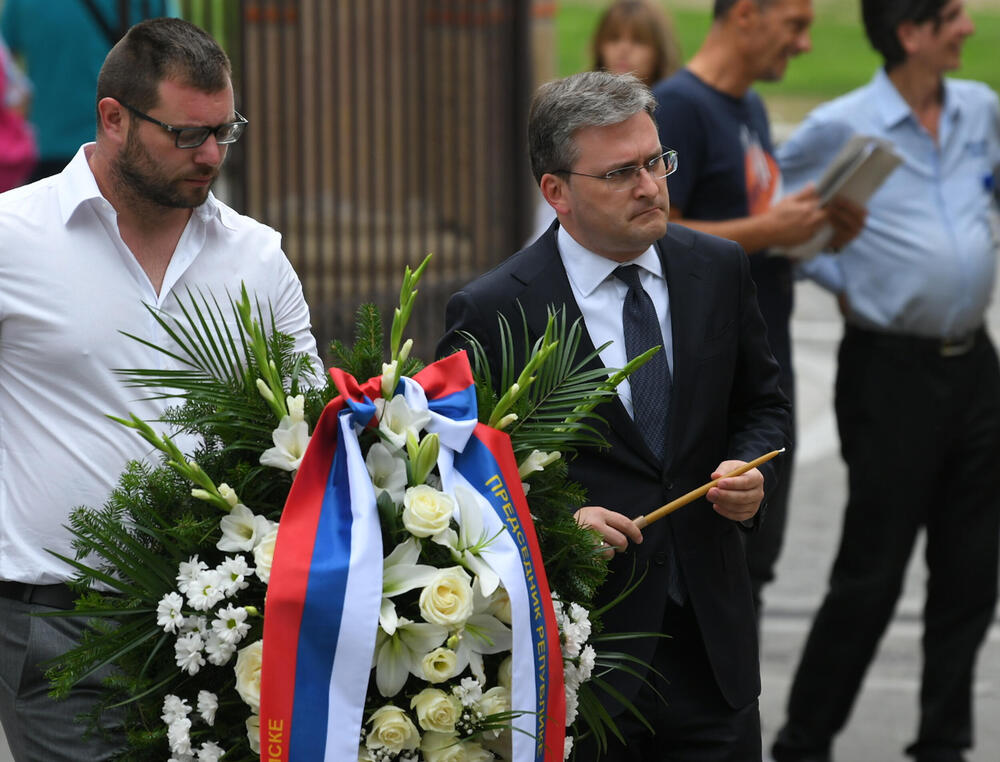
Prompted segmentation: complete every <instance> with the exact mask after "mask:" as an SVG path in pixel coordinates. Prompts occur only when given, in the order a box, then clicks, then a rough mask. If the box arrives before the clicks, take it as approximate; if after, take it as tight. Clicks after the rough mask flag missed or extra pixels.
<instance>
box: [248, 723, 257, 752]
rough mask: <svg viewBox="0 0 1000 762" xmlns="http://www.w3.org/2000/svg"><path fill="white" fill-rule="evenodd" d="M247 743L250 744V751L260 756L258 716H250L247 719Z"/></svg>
mask: <svg viewBox="0 0 1000 762" xmlns="http://www.w3.org/2000/svg"><path fill="white" fill-rule="evenodd" d="M247 741H248V742H249V743H250V751H252V752H253V753H254V754H260V715H259V714H251V715H250V716H249V717H247Z"/></svg>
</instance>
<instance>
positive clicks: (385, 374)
mask: <svg viewBox="0 0 1000 762" xmlns="http://www.w3.org/2000/svg"><path fill="white" fill-rule="evenodd" d="M398 365H399V363H397V362H396V361H395V360H393V361H392V362H384V363H382V396H383V397H384V398H385V399H390V398H391V397H392V395H393V394H394V393H395V392H396V389H395V384H393V381H398V379H397V378H396V368H397V367H398Z"/></svg>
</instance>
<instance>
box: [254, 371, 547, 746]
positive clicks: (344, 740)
mask: <svg viewBox="0 0 1000 762" xmlns="http://www.w3.org/2000/svg"><path fill="white" fill-rule="evenodd" d="M331 374H332V375H333V378H334V381H335V382H336V383H337V388H338V389H339V390H340V392H341V395H340V396H339V397H337V399H335V400H333V401H332V402H330V403H329V405H327V407H326V409H325V410H324V411H323V414H322V416H321V417H320V419H319V421H318V422H317V424H316V429H315V431H314V432H313V436H312V439H311V441H310V444H309V448H308V450H307V452H306V455H305V458H304V459H303V461H302V465H301V467H300V468H299V471H298V474H297V476H296V478H295V482H294V484H293V486H292V490H291V492H290V493H289V496H288V501H287V503H286V505H285V510H284V513H283V514H282V518H281V522H280V528H279V532H278V543H277V547H276V549H275V554H274V560H273V563H272V567H271V579H270V583H269V586H268V593H267V602H266V607H265V620H264V655H263V669H262V676H261V707H260V710H261V711H260V741H261V758H262V759H263V760H266V762H272V760H273V761H274V762H278V761H280V762H307V761H308V762H313V761H315V760H324V761H326V762H340V761H341V760H345V759H355V758H356V757H357V751H358V743H359V739H360V737H361V721H362V711H363V707H364V701H365V694H366V692H367V688H368V680H369V675H370V671H371V665H372V654H373V651H374V646H375V634H376V631H377V628H378V614H379V605H380V602H381V597H382V562H383V549H382V541H381V530H380V527H379V523H378V513H377V510H376V507H375V494H374V488H373V487H372V484H371V479H370V477H369V475H368V472H367V468H366V466H365V463H364V458H363V456H362V453H361V449H360V446H359V444H358V438H357V435H358V431H359V430H360V429H361V428H363V427H364V426H367V425H371V424H372V423H373V422H374V415H375V406H374V404H373V403H372V399H375V398H377V397H378V396H379V390H380V385H381V378H380V377H376V378H373V379H370V380H369V381H367V382H365V383H364V384H361V385H359V384H358V383H357V382H356V381H355V380H354V379H353V378H352V377H351V376H349V375H347V374H345V373H343V372H340V371H338V370H336V369H335V370H332V371H331ZM400 383H401V388H400V389H398V392H402V393H403V394H404V395H405V397H406V400H407V404H408V405H409V406H410V407H411V408H413V409H415V410H427V411H428V412H429V413H430V415H431V422H430V423H429V424H428V425H427V430H428V431H430V432H437V433H438V435H439V437H440V441H441V449H440V456H439V460H438V468H439V471H440V472H441V477H442V484H443V486H444V488H445V489H446V490H448V489H451V488H453V487H454V485H456V484H465V485H468V486H470V487H471V488H472V489H473V490H474V491H476V492H477V493H478V494H479V495H480V496H481V501H482V507H483V508H484V517H483V518H484V526H485V527H486V529H487V531H488V532H489V533H490V536H492V535H494V534H497V533H498V532H499V535H498V537H497V539H496V540H495V541H494V542H493V543H491V544H490V546H489V547H488V548H487V549H486V550H485V551H484V552H483V554H482V557H483V559H484V560H485V561H487V563H489V564H490V566H491V568H493V570H494V571H495V572H496V573H497V574H498V575H499V577H500V580H501V582H502V583H503V585H504V587H505V589H506V590H507V593H508V595H509V597H510V599H511V611H512V619H513V627H512V629H513V659H512V662H513V669H512V675H513V686H512V687H513V690H512V696H511V705H512V708H513V709H514V710H515V711H522V712H524V714H522V715H520V716H519V717H517V718H516V719H515V720H514V723H515V725H516V727H518V728H520V729H522V730H525V731H527V732H526V733H518V732H515V733H513V734H512V735H513V743H514V749H513V751H514V755H513V758H514V760H517V762H528V761H529V760H531V761H532V762H559V761H561V760H562V758H563V743H564V734H565V727H564V725H565V695H564V688H563V675H562V659H561V655H560V646H559V633H558V629H557V626H556V623H555V616H554V613H553V610H552V597H551V593H550V591H549V588H548V582H547V580H546V577H545V570H544V567H543V565H542V559H541V553H540V551H539V548H538V542H537V538H536V536H535V531H534V525H533V524H532V522H531V518H530V515H529V513H528V508H527V501H526V500H525V498H524V493H523V491H522V489H521V482H520V478H519V476H518V473H517V463H516V462H515V460H514V454H513V451H512V450H511V447H510V440H509V438H508V437H507V435H506V434H503V433H502V432H499V431H496V430H495V429H491V428H489V427H487V426H484V425H482V424H479V423H478V422H477V414H476V396H475V386H474V384H473V379H472V373H471V371H470V369H469V364H468V359H467V358H466V356H465V353H459V354H456V355H452V356H451V357H448V358H445V359H443V360H440V361H438V362H436V363H434V364H432V365H429V366H428V367H426V368H425V369H424V370H423V371H421V372H420V373H418V374H417V375H416V376H415V377H414V378H412V379H409V378H403V379H401V382H400Z"/></svg>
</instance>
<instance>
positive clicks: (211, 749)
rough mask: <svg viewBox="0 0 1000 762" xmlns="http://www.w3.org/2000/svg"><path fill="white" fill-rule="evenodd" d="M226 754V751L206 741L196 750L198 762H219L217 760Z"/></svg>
mask: <svg viewBox="0 0 1000 762" xmlns="http://www.w3.org/2000/svg"><path fill="white" fill-rule="evenodd" d="M225 753H226V750H225V749H223V748H222V747H221V746H219V745H218V744H217V743H215V742H214V741H206V742H205V743H203V744H202V745H201V748H200V749H198V762H219V758H220V757H221V756H222V755H223V754H225Z"/></svg>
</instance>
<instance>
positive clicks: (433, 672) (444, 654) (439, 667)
mask: <svg viewBox="0 0 1000 762" xmlns="http://www.w3.org/2000/svg"><path fill="white" fill-rule="evenodd" d="M457 663H458V658H457V657H456V655H455V652H454V651H452V650H451V649H450V648H435V649H434V650H433V651H431V652H430V653H429V654H427V655H426V656H425V657H424V658H423V659H421V661H420V667H421V669H423V671H424V678H425V679H426V680H427V682H429V683H443V682H444V681H445V680H447V679H448V678H450V677H451V676H452V675H454V674H455V665H456V664H457Z"/></svg>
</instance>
